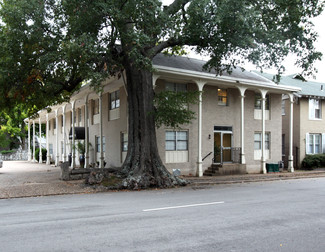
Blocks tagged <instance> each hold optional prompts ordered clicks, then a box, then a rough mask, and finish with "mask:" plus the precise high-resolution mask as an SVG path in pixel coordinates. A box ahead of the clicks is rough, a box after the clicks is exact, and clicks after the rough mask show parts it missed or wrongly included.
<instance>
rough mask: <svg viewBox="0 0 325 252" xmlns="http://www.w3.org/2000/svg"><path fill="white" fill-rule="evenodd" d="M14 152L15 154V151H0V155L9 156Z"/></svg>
mask: <svg viewBox="0 0 325 252" xmlns="http://www.w3.org/2000/svg"><path fill="white" fill-rule="evenodd" d="M14 152H16V150H2V151H0V153H1V154H2V155H6V154H11V153H14Z"/></svg>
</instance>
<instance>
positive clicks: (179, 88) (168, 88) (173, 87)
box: [166, 83, 187, 92]
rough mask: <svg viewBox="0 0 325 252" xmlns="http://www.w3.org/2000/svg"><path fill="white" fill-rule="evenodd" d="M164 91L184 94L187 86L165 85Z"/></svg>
mask: <svg viewBox="0 0 325 252" xmlns="http://www.w3.org/2000/svg"><path fill="white" fill-rule="evenodd" d="M166 91H174V92H186V91H187V84H180V83H179V84H176V83H166Z"/></svg>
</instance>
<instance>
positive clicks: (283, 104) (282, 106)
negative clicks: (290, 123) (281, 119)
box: [281, 100, 286, 115]
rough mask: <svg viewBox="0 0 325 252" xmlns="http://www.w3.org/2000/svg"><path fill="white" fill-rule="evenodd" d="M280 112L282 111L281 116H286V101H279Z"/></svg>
mask: <svg viewBox="0 0 325 252" xmlns="http://www.w3.org/2000/svg"><path fill="white" fill-rule="evenodd" d="M281 110H282V115H285V114H286V101H285V100H282V101H281Z"/></svg>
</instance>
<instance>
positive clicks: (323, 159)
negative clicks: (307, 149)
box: [301, 154, 325, 170]
mask: <svg viewBox="0 0 325 252" xmlns="http://www.w3.org/2000/svg"><path fill="white" fill-rule="evenodd" d="M301 165H302V167H303V168H305V169H307V170H313V169H315V168H318V167H325V154H315V155H306V157H305V158H304V159H303V160H302V163H301Z"/></svg>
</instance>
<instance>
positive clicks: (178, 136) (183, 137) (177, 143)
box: [166, 131, 188, 151]
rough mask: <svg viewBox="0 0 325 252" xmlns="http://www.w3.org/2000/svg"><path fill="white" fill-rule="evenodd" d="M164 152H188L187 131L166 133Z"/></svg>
mask: <svg viewBox="0 0 325 252" xmlns="http://www.w3.org/2000/svg"><path fill="white" fill-rule="evenodd" d="M166 150H167V151H186V150H188V132H187V131H166Z"/></svg>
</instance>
